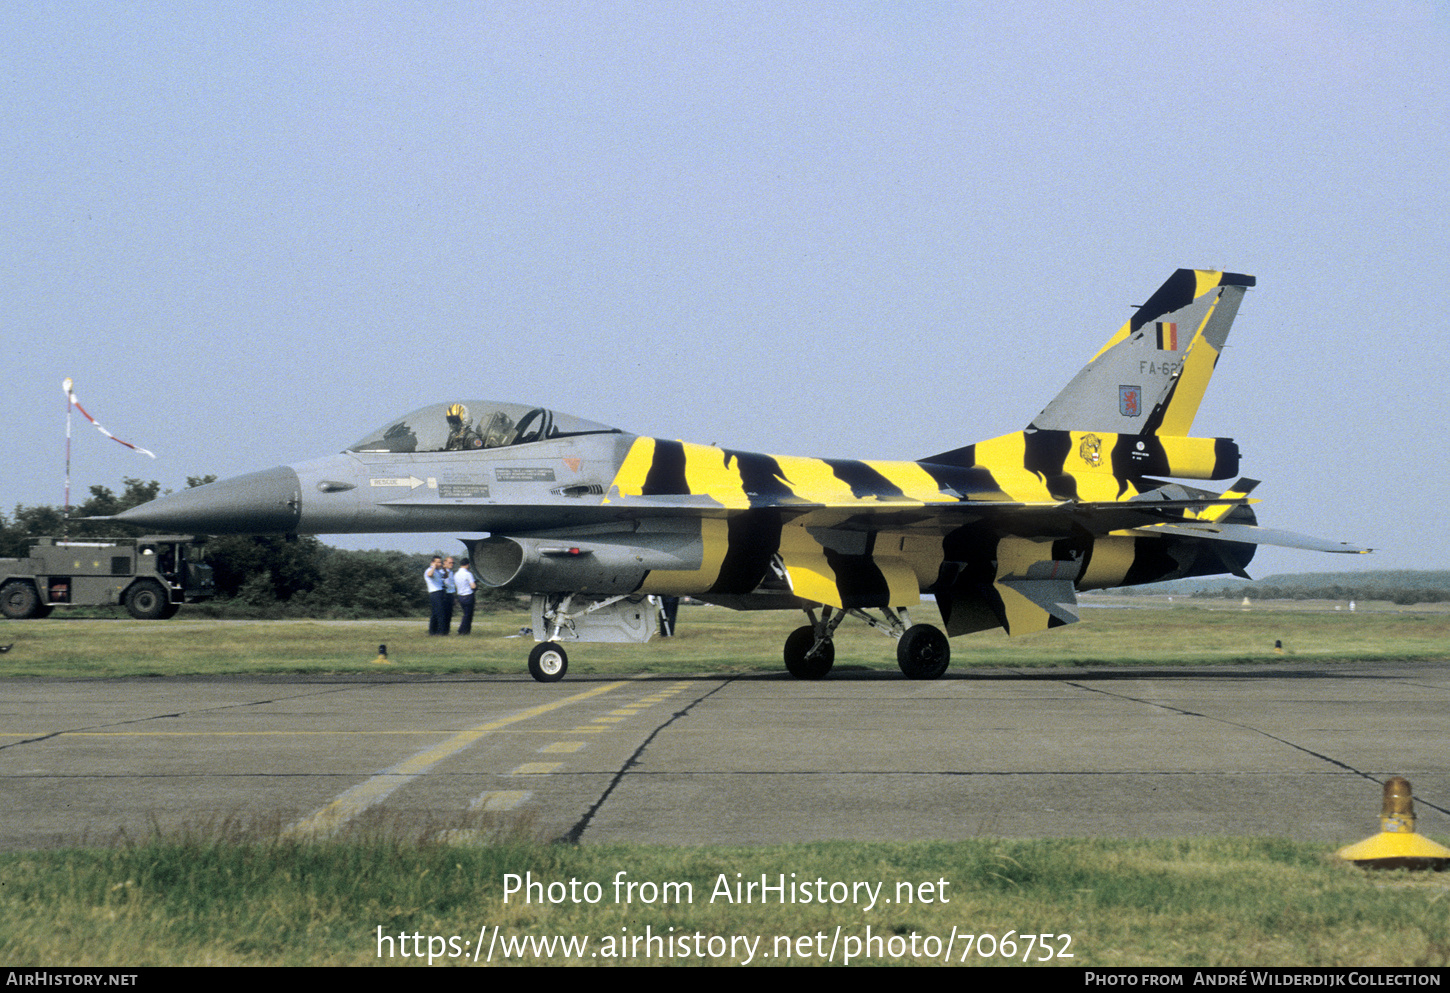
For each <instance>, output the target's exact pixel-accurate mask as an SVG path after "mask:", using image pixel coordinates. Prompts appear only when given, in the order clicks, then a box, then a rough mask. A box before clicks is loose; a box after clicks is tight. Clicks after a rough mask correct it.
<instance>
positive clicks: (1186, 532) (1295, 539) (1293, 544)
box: [1133, 521, 1374, 555]
mask: <svg viewBox="0 0 1450 993" xmlns="http://www.w3.org/2000/svg"><path fill="white" fill-rule="evenodd" d="M1133 533H1134V534H1146V535H1158V536H1162V537H1168V536H1171V537H1176V538H1208V539H1211V540H1213V541H1239V542H1244V543H1245V544H1251V545H1274V546H1277V547H1279V548H1301V549H1303V550H1305V551H1308V552H1344V553H1347V554H1355V555H1365V554H1367V553H1369V552H1372V551H1373V550H1374V549H1372V548H1356V547H1355V546H1354V545H1351V544H1349V543H1348V542H1343V541H1328V540H1326V539H1324V538H1314V537H1311V536H1310V535H1307V534H1295V533H1294V532H1293V531H1278V530H1275V529H1274V528H1261V527H1259V526H1258V525H1255V524H1229V523H1223V522H1217V521H1195V522H1193V523H1185V524H1148V525H1144V526H1143V527H1139V528H1133Z"/></svg>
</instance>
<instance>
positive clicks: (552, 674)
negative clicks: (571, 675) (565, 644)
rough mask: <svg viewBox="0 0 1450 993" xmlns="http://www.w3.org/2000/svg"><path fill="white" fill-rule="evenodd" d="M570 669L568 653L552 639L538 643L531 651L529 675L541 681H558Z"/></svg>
mask: <svg viewBox="0 0 1450 993" xmlns="http://www.w3.org/2000/svg"><path fill="white" fill-rule="evenodd" d="M568 671H569V655H568V653H567V652H565V651H564V649H563V648H561V647H560V646H559V645H557V644H555V643H554V642H552V641H545V642H542V643H540V644H537V645H535V646H534V650H533V651H532V652H529V675H530V676H533V677H534V678H535V679H537V680H538V681H539V682H541V683H557V682H558V681H559V680H561V679H563V678H564V673H566V672H568Z"/></svg>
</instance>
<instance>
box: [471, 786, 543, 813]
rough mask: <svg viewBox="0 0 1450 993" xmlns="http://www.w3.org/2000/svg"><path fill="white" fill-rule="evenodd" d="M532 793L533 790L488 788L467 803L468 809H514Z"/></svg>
mask: <svg viewBox="0 0 1450 993" xmlns="http://www.w3.org/2000/svg"><path fill="white" fill-rule="evenodd" d="M533 795H534V791H533V790H489V791H488V792H487V793H480V794H479V795H478V796H477V797H475V798H474V799H473V800H472V802H470V803H469V805H468V809H469V810H484V811H489V812H494V811H500V810H514V809H515V808H517V807H519V806H520V805H522V804H523V802H524V801H525V800H527V799H528V798H529V797H531V796H533Z"/></svg>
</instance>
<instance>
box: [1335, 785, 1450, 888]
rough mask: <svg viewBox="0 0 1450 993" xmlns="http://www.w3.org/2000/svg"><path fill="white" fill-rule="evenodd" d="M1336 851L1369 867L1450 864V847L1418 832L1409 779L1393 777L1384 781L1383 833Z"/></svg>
mask: <svg viewBox="0 0 1450 993" xmlns="http://www.w3.org/2000/svg"><path fill="white" fill-rule="evenodd" d="M1336 854H1338V855H1339V857H1340V858H1342V859H1348V860H1349V861H1351V862H1356V863H1358V864H1359V865H1362V866H1364V867H1365V868H1366V869H1444V868H1446V867H1447V866H1450V848H1446V847H1445V846H1444V845H1437V844H1435V842H1433V841H1431V840H1430V839H1428V838H1422V837H1421V836H1420V835H1418V834H1416V833H1415V799H1414V797H1413V795H1411V792H1410V781H1409V780H1408V779H1406V778H1405V777H1404V776H1391V777H1390V778H1389V780H1387V781H1386V782H1385V798H1384V806H1383V807H1382V808H1381V810H1380V833H1379V834H1377V835H1374V836H1373V837H1370V838H1366V839H1365V840H1364V841H1361V842H1359V843H1357V844H1353V845H1346V846H1345V847H1343V848H1341V849H1340V850H1339V851H1338V852H1337V853H1336Z"/></svg>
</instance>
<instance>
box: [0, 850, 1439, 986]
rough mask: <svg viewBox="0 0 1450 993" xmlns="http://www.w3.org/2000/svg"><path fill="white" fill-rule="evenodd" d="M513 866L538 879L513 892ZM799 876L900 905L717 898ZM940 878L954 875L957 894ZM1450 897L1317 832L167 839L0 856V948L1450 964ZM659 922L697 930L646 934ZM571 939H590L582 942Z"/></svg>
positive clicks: (206, 956) (155, 954) (575, 957)
mask: <svg viewBox="0 0 1450 993" xmlns="http://www.w3.org/2000/svg"><path fill="white" fill-rule="evenodd" d="M622 866H627V867H628V873H629V878H630V879H631V880H635V881H652V882H654V883H656V884H657V885H659V886H660V887H661V888H660V890H659V892H658V893H656V894H654V902H653V903H652V904H651V903H648V902H646V899H645V898H646V897H647V896H648V895H649V892H648V891H647V890H643V889H640V890H636V891H634V893H633V894H632V895H633V899H632V900H630V899H620V897H622V896H627V895H628V894H626V893H624V892H621V891H617V890H615V888H614V885H613V880H614V878H615V873H616V872H617V871H618V870H619V868H620V867H622ZM525 873H531V874H532V876H531V877H529V876H525ZM737 873H738V874H739V875H738V876H737V875H736V874H737ZM791 873H794V874H795V876H794V877H791V876H790V874H791ZM506 874H514V875H516V876H519V877H521V879H520V880H517V881H514V884H513V885H514V889H515V892H513V893H512V895H511V896H510V898H509V899H508V900H507V901H505V884H506V882H508V880H506V878H505V877H506ZM782 874H784V875H785V877H786V878H787V879H791V878H794V879H798V880H811V881H815V880H824V881H825V882H826V883H827V884H830V883H832V882H856V881H861V882H866V883H868V884H871V885H875V884H877V883H881V884H883V886H882V889H881V890H879V891H878V892H879V894H880V895H881V896H885V897H886V898H887V899H888V900H890V901H891V902H890V903H889V904H884V903H880V902H878V903H877V904H876V905H875V906H874V907H870V908H869V909H868V907H867V903H866V899H867V898H866V892H865V891H862V893H861V899H860V903H859V905H858V904H854V903H850V902H840V903H836V902H832V901H833V900H835V897H834V896H832V895H831V890H830V889H829V886H827V887H826V888H824V889H821V888H818V889H817V890H816V892H821V893H824V894H825V900H826V902H825V903H824V904H822V903H820V902H812V903H809V904H802V903H796V904H791V903H788V902H787V903H784V904H782V903H780V902H778V901H772V902H770V903H762V902H761V901H760V900H755V901H753V902H751V903H730V902H727V901H726V900H725V899H724V897H723V896H722V895H721V892H722V891H721V890H720V889H719V887H720V885H721V880H722V879H723V880H724V881H725V884H726V886H733V885H734V883H735V882H736V881H737V880H756V879H760V878H761V876H762V875H764V876H765V878H766V879H767V880H769V881H772V882H774V881H777V880H779V879H780V877H781V876H782ZM941 878H946V879H950V880H951V881H952V882H951V883H950V885H949V887H948V888H946V889H944V890H943V889H939V888H937V884H936V881H937V880H939V879H941ZM526 879H532V880H535V881H540V882H541V883H543V884H544V885H547V884H548V883H560V884H564V885H562V886H558V887H556V888H555V889H554V891H553V892H554V895H555V896H557V897H558V898H559V899H560V900H561V901H562V902H559V903H552V902H550V901H549V897H548V892H549V891H547V890H546V889H544V887H543V886H540V888H539V889H538V891H537V899H534V900H533V901H532V902H525V896H524V894H525V893H527V892H528V891H521V890H520V889H519V883H520V882H522V881H523V880H526ZM570 880H575V881H577V885H576V886H575V889H574V892H575V893H576V894H577V895H576V896H574V897H570V896H568V895H567V890H566V889H565V887H566V886H567V884H568V883H569V881H570ZM666 882H668V883H673V884H675V886H674V888H673V889H667V888H664V887H663V885H662V884H664V883H666ZM589 883H597V884H599V886H598V889H597V890H590V889H588V887H587V884H589ZM683 884H688V889H687V888H686V887H685V886H684V885H683ZM924 884H930V885H924ZM903 885H904V886H905V887H907V889H906V891H905V892H906V893H907V894H911V895H913V896H914V899H912V900H911V901H910V902H908V901H907V900H904V899H902V898H901V897H902V894H903V890H902V886H903ZM1447 890H1450V884H1447V881H1446V880H1445V879H1444V877H1443V876H1441V875H1438V874H1428V875H1426V874H1420V875H1412V874H1410V873H1407V872H1393V873H1367V872H1366V871H1364V870H1362V869H1359V868H1357V867H1355V866H1352V865H1349V864H1348V863H1341V862H1336V861H1335V860H1333V859H1332V858H1331V857H1329V856H1328V855H1327V854H1326V853H1325V852H1324V851H1323V850H1322V849H1320V848H1318V847H1317V846H1313V845H1306V844H1301V843H1295V842H1288V841H1275V840H1253V839H1249V840H1240V839H1191V840H1181V841H1092V840H1042V841H997V840H976V841H965V842H952V843H933V842H920V843H903V844H850V845H848V844H843V843H833V844H817V845H801V846H784V847H773V848H750V849H740V848H696V849H681V848H666V847H659V846H648V845H636V846H629V847H617V846H600V847H582V848H581V847H574V846H561V845H554V846H546V845H538V844H530V843H528V842H523V841H518V840H508V839H503V840H499V841H497V842H495V843H493V844H484V845H456V844H446V843H429V842H417V841H413V842H398V841H394V840H386V839H381V838H375V839H371V840H368V839H362V840H352V841H344V842H337V843H331V844H316V843H298V842H288V841H284V840H279V839H276V838H274V839H272V840H270V841H268V840H256V841H253V842H247V843H236V842H220V841H195V840H192V841H185V840H177V839H173V840H170V841H154V842H150V843H147V844H142V845H137V846H132V847H122V848H114V849H87V850H70V851H51V852H38V853H11V854H5V855H0V961H5V962H8V963H11V964H21V963H34V964H39V963H52V964H56V963H66V964H72V965H82V964H83V965H264V964H265V965H367V964H377V963H379V962H382V961H386V962H387V963H389V964H394V965H402V964H407V965H421V964H428V963H429V960H428V957H427V956H428V953H429V951H430V948H431V950H432V951H433V952H434V953H435V958H434V959H433V960H432V963H431V964H433V965H470V964H474V963H473V959H472V956H473V954H474V950H475V947H478V946H479V945H480V935H481V934H482V939H483V940H482V945H484V946H487V949H486V950H485V951H483V952H480V954H479V960H478V961H479V963H480V964H482V963H484V962H487V961H489V956H490V955H491V960H492V962H493V964H500V963H501V962H513V963H528V964H551V965H563V964H570V963H580V964H622V965H644V964H686V963H688V964H694V963H699V962H705V963H714V964H743V963H745V962H746V961H751V962H753V964H777V965H779V964H822V963H823V962H834V963H836V964H841V963H843V962H844V961H845V960H846V956H848V955H851V954H854V955H855V956H856V957H855V959H854V962H855V963H859V964H932V963H942V962H943V961H946V960H949V961H950V962H951V963H953V964H967V965H1006V964H1018V965H1022V964H1031V965H1037V966H1045V965H1067V966H1076V967H1084V966H1123V965H1140V966H1141V965H1158V966H1163V965H1175V966H1188V965H1207V966H1256V965H1258V966H1267V965H1296V966H1344V965H1355V966H1369V965H1395V966H1445V965H1447V964H1450V898H1447ZM736 892H739V891H736ZM666 893H668V894H669V897H666V896H665V895H664V894H666ZM836 894H837V895H838V896H841V895H844V891H842V890H839V889H838V890H837V891H836ZM687 896H688V897H689V899H688V900H686V899H685V898H686V897H687ZM712 896H713V897H715V899H714V900H713V902H712ZM943 897H944V898H945V899H943ZM495 929H498V930H497V931H495ZM671 929H673V930H671ZM954 929H955V936H953V932H954ZM380 934H381V935H385V936H388V938H389V940H388V941H386V942H380V941H379V935H380ZM650 934H653V935H656V936H661V935H662V936H665V937H666V938H670V939H683V940H682V941H681V940H672V941H671V943H669V944H665V943H663V942H660V941H657V942H656V943H655V944H654V945H649V944H646V943H644V942H643V939H644V938H645V937H646V936H647V935H650ZM404 935H406V936H408V938H407V940H406V941H400V940H399V938H400V936H404ZM415 935H416V936H418V937H417V938H414V937H412V936H415ZM697 935H699V936H702V937H700V938H696V936H697ZM872 935H874V936H875V939H876V940H875V942H874V943H871V942H870V941H869V939H870V937H871V936H872ZM968 935H974V936H976V937H975V938H974V939H973V941H972V943H971V944H968V943H967V936H968ZM984 935H985V936H989V937H983V936H984ZM1044 935H1046V936H1051V937H1048V938H1042V937H1041V936H1044ZM1028 936H1031V940H1030V941H1029V939H1028ZM558 937H568V938H573V939H574V941H575V944H574V946H573V953H572V954H571V953H570V952H569V951H568V950H567V946H565V945H563V944H560V943H556V938H558ZM430 938H431V939H432V941H431V942H430ZM581 938H582V939H587V942H588V943H587V944H585V945H582V946H581V945H580V944H579V943H578V942H579V939H581ZM450 939H451V940H450ZM732 939H733V944H732ZM465 942H467V943H468V944H467V945H465V944H464V943H465ZM380 949H381V950H382V951H383V953H384V954H383V955H382V956H381V957H380V955H379V951H380ZM506 952H508V953H507V954H506ZM1064 953H1065V954H1064ZM1068 955H1070V956H1071V957H1066V956H1068Z"/></svg>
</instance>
